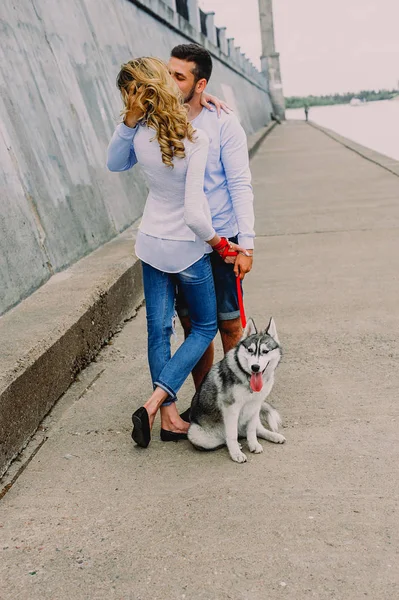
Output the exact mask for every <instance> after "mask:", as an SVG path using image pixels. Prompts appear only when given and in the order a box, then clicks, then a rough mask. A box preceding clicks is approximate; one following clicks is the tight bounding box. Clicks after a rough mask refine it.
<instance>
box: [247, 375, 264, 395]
mask: <svg viewBox="0 0 399 600" xmlns="http://www.w3.org/2000/svg"><path fill="white" fill-rule="evenodd" d="M249 385H250V386H251V390H252V391H253V392H260V391H261V389H262V387H263V379H262V373H252V375H251V379H250V382H249Z"/></svg>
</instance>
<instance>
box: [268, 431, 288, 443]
mask: <svg viewBox="0 0 399 600" xmlns="http://www.w3.org/2000/svg"><path fill="white" fill-rule="evenodd" d="M272 436H273V437H272V438H271V439H270V441H271V442H273V443H274V444H284V442H285V437H284V436H283V435H281V433H273V434H272Z"/></svg>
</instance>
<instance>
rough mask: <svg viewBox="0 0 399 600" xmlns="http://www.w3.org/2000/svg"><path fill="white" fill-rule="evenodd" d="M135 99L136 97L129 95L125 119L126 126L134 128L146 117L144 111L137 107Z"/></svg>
mask: <svg viewBox="0 0 399 600" xmlns="http://www.w3.org/2000/svg"><path fill="white" fill-rule="evenodd" d="M135 98H136V97H135V95H133V94H130V95H129V98H128V101H127V105H126V114H125V119H124V123H125V125H127V127H132V128H133V127H136V125H137V123H138V122H139V121H140V120H141V119H142V118H143V117H144V111H143V110H142V109H141V108H139V107H138V106H137V104H136V102H135Z"/></svg>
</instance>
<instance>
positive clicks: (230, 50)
mask: <svg viewBox="0 0 399 600" xmlns="http://www.w3.org/2000/svg"><path fill="white" fill-rule="evenodd" d="M227 49H228V55H229V56H230V58H231V59H232V60H235V50H234V38H227Z"/></svg>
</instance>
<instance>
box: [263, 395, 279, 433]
mask: <svg viewBox="0 0 399 600" xmlns="http://www.w3.org/2000/svg"><path fill="white" fill-rule="evenodd" d="M260 417H261V419H264V420H265V421H267V424H268V425H269V429H270V431H274V432H277V431H278V428H279V427H281V425H282V420H281V417H280V413H279V412H278V410H276V409H275V408H274V406H272V405H271V404H269V403H268V402H264V403H263V404H262V406H261V409H260Z"/></svg>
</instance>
